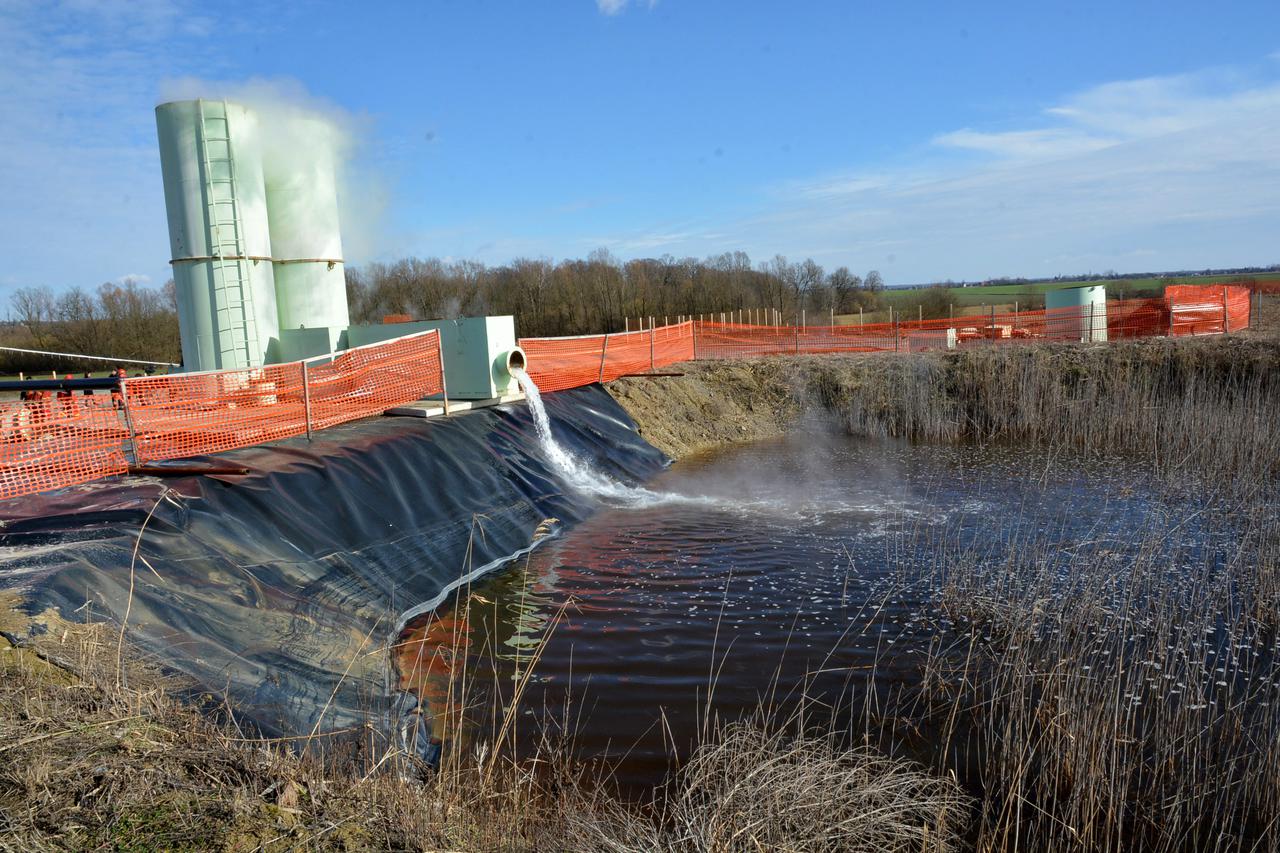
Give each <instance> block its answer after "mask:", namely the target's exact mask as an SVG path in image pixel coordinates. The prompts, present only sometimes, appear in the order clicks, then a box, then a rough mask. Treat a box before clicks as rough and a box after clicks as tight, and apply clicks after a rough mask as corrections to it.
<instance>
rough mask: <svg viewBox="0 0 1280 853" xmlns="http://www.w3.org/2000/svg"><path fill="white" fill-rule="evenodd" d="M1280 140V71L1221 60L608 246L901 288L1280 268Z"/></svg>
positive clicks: (1070, 100)
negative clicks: (833, 274) (814, 269)
mask: <svg viewBox="0 0 1280 853" xmlns="http://www.w3.org/2000/svg"><path fill="white" fill-rule="evenodd" d="M1277 139H1280V81H1277V80H1250V79H1247V78H1245V77H1243V76H1241V75H1238V74H1236V73H1234V72H1232V71H1230V70H1225V71H1224V70H1220V69H1219V70H1212V71H1206V72H1203V73H1198V74H1185V75H1178V76H1171V77H1157V78H1146V79H1141V80H1132V81H1120V82H1114V83H1108V84H1105V85H1102V86H1098V87H1096V88H1093V89H1089V90H1086V91H1083V92H1079V93H1076V94H1074V95H1072V96H1070V97H1067V98H1065V99H1063V100H1062V101H1061V102H1059V103H1057V104H1054V105H1052V106H1051V107H1050V108H1048V109H1046V110H1044V111H1042V113H1041V114H1039V115H1033V116H1029V117H1028V118H1027V120H1026V121H1024V122H1022V126H1021V127H1016V126H1015V127H1014V128H1012V129H1009V130H1002V131H983V130H975V129H969V128H966V129H963V130H955V131H950V132H946V133H941V134H939V135H937V136H935V137H934V138H933V140H932V142H933V148H934V152H935V155H936V156H925V157H922V158H920V159H921V160H922V161H925V162H927V165H923V166H917V167H909V168H898V169H894V170H883V169H881V170H865V171H864V170H856V171H850V172H845V173H839V174H831V175H824V176H816V177H814V178H812V179H809V180H806V181H800V182H792V183H788V184H784V185H781V186H776V187H774V188H773V189H772V190H771V191H770V194H769V197H768V199H767V200H766V201H765V202H764V203H762V204H761V205H760V207H759V208H758V209H757V211H756V212H755V214H754V215H751V216H747V217H744V218H740V219H738V220H736V221H731V222H725V221H705V222H701V223H695V224H688V223H686V225H685V227H682V228H680V229H678V230H677V229H672V230H667V229H664V228H662V227H661V226H659V227H657V228H655V229H653V231H652V233H648V234H646V233H643V232H642V233H639V234H637V235H634V236H623V237H620V238H617V239H616V240H615V241H614V242H612V243H610V245H613V246H617V247H618V250H619V251H625V250H626V248H627V247H628V246H629V245H630V246H635V247H636V248H637V249H639V248H641V247H643V246H644V245H645V244H646V243H649V242H653V243H657V242H659V241H660V240H662V238H665V237H670V238H672V239H670V240H665V241H663V242H662V246H663V248H664V250H666V251H670V252H672V253H673V254H682V253H683V254H694V255H702V254H707V253H709V252H713V251H719V250H721V249H722V248H743V249H745V250H747V251H748V252H750V253H751V254H752V256H753V257H768V256H771V255H772V254H773V253H774V252H777V251H782V252H784V253H786V254H788V255H793V256H805V255H811V256H813V257H814V259H815V260H818V261H819V262H822V263H825V264H828V265H835V264H850V265H852V266H854V267H855V268H871V267H879V268H880V269H881V270H882V271H883V272H884V273H885V275H886V277H888V279H889V280H890V281H891V282H897V283H907V282H920V281H928V280H931V279H932V280H937V279H944V278H957V279H959V278H968V279H976V278H983V277H987V276H993V275H1005V274H1010V275H1054V274H1060V273H1075V272H1087V271H1089V270H1095V271H1097V270H1103V269H1108V268H1114V269H1117V270H1135V271H1136V270H1147V269H1176V268H1203V267H1206V266H1225V265H1234V264H1241V265H1246V264H1270V263H1276V262H1280V248H1278V247H1277V245H1276V242H1275V235H1276V234H1280V145H1277V144H1276V140H1277ZM926 153H927V152H926ZM959 153H965V154H968V155H969V156H966V157H957V156H956V155H957V154H959ZM712 233H717V234H721V235H727V236H725V237H724V238H723V239H722V240H715V241H713V240H711V239H710V237H709V235H710V234H712Z"/></svg>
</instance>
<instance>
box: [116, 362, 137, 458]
mask: <svg viewBox="0 0 1280 853" xmlns="http://www.w3.org/2000/svg"><path fill="white" fill-rule="evenodd" d="M126 382H127V380H126V381H122V382H119V383H117V384H119V386H120V400H121V404H122V405H123V406H124V426H125V429H127V430H129V456H130V457H132V458H133V462H132V463H131V464H129V467H131V468H137V467H138V466H139V465H141V464H142V459H141V457H139V456H138V431H137V430H136V429H134V426H133V410H132V409H131V408H130V407H129V390H128V386H127V385H126ZM126 463H127V464H128V460H126Z"/></svg>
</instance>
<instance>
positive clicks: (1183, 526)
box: [401, 429, 1233, 790]
mask: <svg viewBox="0 0 1280 853" xmlns="http://www.w3.org/2000/svg"><path fill="white" fill-rule="evenodd" d="M645 485H646V487H647V489H648V490H650V492H652V493H653V494H652V496H647V495H648V494H649V493H648V492H646V493H645V496H642V497H641V498H640V499H636V500H628V501H626V503H627V505H626V506H612V507H611V506H608V505H605V506H602V507H601V508H600V509H599V511H598V512H597V513H596V514H594V515H593V516H592V517H590V518H589V519H588V520H587V521H585V522H583V523H581V524H579V525H577V526H576V527H573V528H571V529H568V530H566V531H564V532H563V533H561V534H559V535H557V536H553V537H552V538H550V539H549V540H548V541H546V542H545V543H544V544H543V545H542V547H540V548H538V549H537V550H535V551H534V552H533V553H532V554H530V555H529V556H528V557H526V558H522V559H521V560H520V561H518V562H517V563H516V564H515V565H512V566H510V567H508V568H507V569H505V570H504V571H502V572H500V573H499V574H498V575H495V576H491V577H490V578H488V579H486V580H484V581H482V582H479V583H477V584H476V585H474V586H472V587H471V588H470V589H469V590H463V591H462V596H461V597H460V598H455V600H454V602H453V605H454V606H453V609H452V612H450V613H448V614H445V615H444V616H443V617H442V616H441V614H439V613H438V614H437V615H436V617H435V619H434V621H432V622H428V621H427V620H426V617H423V618H421V619H419V620H418V622H417V624H416V625H410V627H409V635H410V636H416V637H418V638H419V639H424V638H425V642H426V647H430V648H435V647H438V646H440V645H441V644H445V645H449V644H452V645H453V646H454V647H455V648H456V647H458V640H459V639H460V638H461V639H462V640H463V641H464V643H465V657H466V659H467V660H466V663H467V665H466V667H465V668H464V667H462V666H461V657H462V656H459V657H458V659H456V660H450V661H449V662H447V664H446V665H441V664H440V659H439V658H438V657H436V658H435V659H434V662H433V663H424V664H421V665H418V666H416V668H417V669H418V672H417V673H410V674H407V675H406V677H405V679H404V681H405V683H406V684H407V686H410V687H412V688H415V689H416V690H417V691H418V692H420V693H421V694H422V695H424V696H425V698H426V704H427V705H428V709H429V711H430V712H431V713H432V714H436V715H438V714H439V712H440V711H441V709H442V707H443V706H444V705H446V704H448V703H450V702H454V703H457V702H461V701H462V700H461V698H460V697H461V696H462V695H463V694H465V696H466V702H467V703H468V705H469V707H470V708H472V709H474V711H475V712H474V713H469V714H468V716H469V717H474V718H477V719H479V718H484V717H485V714H486V713H488V714H489V715H490V718H489V720H488V722H480V723H477V724H476V725H478V726H491V725H493V718H494V717H500V716H501V715H502V713H503V711H502V708H503V706H504V704H505V703H508V702H509V701H510V697H511V696H512V694H513V693H514V692H515V690H516V689H517V686H518V685H519V684H520V683H521V678H522V675H523V674H524V673H525V672H526V671H527V670H528V669H529V668H530V660H531V658H532V656H533V655H535V654H537V655H538V659H537V661H536V665H534V666H533V667H532V674H531V675H530V676H529V679H528V686H527V688H526V689H525V691H524V694H523V696H522V701H521V703H520V711H519V716H518V719H519V721H520V722H519V727H520V730H519V737H520V739H521V740H522V741H523V742H525V743H527V744H530V745H532V744H533V743H534V742H535V741H536V739H537V736H538V734H539V733H540V732H541V731H544V727H545V726H547V725H550V726H551V728H552V730H554V729H555V728H557V727H563V729H564V732H555V733H556V734H560V733H567V734H569V735H571V738H572V749H573V750H574V752H575V753H576V754H577V755H578V756H579V757H583V758H602V759H605V760H607V761H609V762H611V763H612V764H613V765H615V766H616V773H617V779H618V781H619V783H620V784H621V785H622V786H623V787H624V789H632V790H638V789H643V788H645V787H646V786H652V785H654V784H657V783H658V782H660V781H661V780H662V779H663V778H664V777H665V776H666V774H667V773H668V771H669V770H670V768H671V766H672V761H673V759H674V758H676V757H678V756H682V755H686V754H687V752H688V750H689V748H690V745H691V744H692V743H693V742H695V741H696V739H697V735H698V732H699V727H700V725H701V724H702V722H703V720H704V719H705V714H706V712H707V710H708V708H709V709H710V710H711V712H712V713H713V715H714V716H715V717H716V718H718V719H721V720H725V719H733V718H737V717H741V716H743V715H745V714H749V713H751V712H752V711H754V710H755V709H757V708H758V707H759V706H760V704H761V703H762V702H764V703H766V704H770V705H772V706H775V707H778V708H780V709H783V710H785V709H786V708H787V707H788V706H789V704H794V700H795V697H796V696H797V695H798V693H799V691H801V690H804V691H806V692H807V693H808V694H809V695H811V696H816V697H819V698H821V699H822V700H824V701H825V702H827V703H829V704H830V705H831V706H832V707H834V708H835V709H836V710H834V711H832V712H831V713H832V714H833V715H834V716H836V717H841V718H842V719H844V720H845V724H847V725H851V726H852V727H854V728H855V729H856V726H857V720H858V719H859V718H860V715H861V714H862V713H863V712H865V711H867V710H870V709H874V708H875V707H876V703H877V702H878V701H880V700H881V699H882V698H883V696H884V695H885V693H886V691H888V690H890V689H891V688H893V686H894V685H895V684H901V683H904V682H910V681H911V680H912V679H914V678H916V671H917V666H918V662H919V659H920V658H919V654H920V652H921V651H922V650H924V649H925V648H927V647H928V646H929V644H930V642H931V641H933V640H934V639H935V638H936V637H938V636H939V634H940V633H944V632H946V631H947V630H948V628H949V622H948V620H947V618H946V616H945V615H944V614H942V613H939V612H935V611H934V610H933V609H931V608H930V607H929V600H930V590H929V589H928V588H921V587H920V586H919V585H918V584H915V585H913V584H912V583H911V582H909V581H908V579H906V578H904V576H903V572H902V567H903V566H904V565H914V566H919V565H921V564H922V563H923V564H927V563H929V562H930V561H944V560H947V559H957V558H959V557H963V558H964V559H970V560H977V561H984V562H989V563H993V564H995V563H999V562H1001V561H1002V560H1003V559H1005V558H1006V556H1007V555H1009V554H1011V553H1020V554H1023V555H1025V554H1027V553H1032V552H1033V553H1035V554H1039V555H1041V559H1043V560H1047V561H1054V560H1059V559H1061V560H1064V561H1066V560H1069V559H1070V558H1071V556H1072V555H1073V554H1074V553H1075V552H1076V551H1077V550H1079V549H1089V550H1090V551H1091V552H1092V553H1094V554H1097V553H1104V554H1111V555H1112V556H1114V557H1115V558H1116V559H1117V560H1118V561H1119V562H1121V563H1122V562H1123V561H1124V558H1125V554H1126V550H1127V549H1135V548H1138V547H1141V546H1142V545H1143V544H1144V543H1146V544H1147V545H1149V544H1150V542H1151V540H1152V539H1155V540H1157V541H1158V544H1159V547H1161V548H1164V549H1166V550H1167V551H1168V553H1169V555H1170V557H1169V558H1170V560H1178V559H1205V555H1206V554H1212V553H1214V552H1216V551H1218V550H1220V549H1226V548H1229V547H1230V545H1231V540H1232V538H1233V533H1232V532H1231V530H1230V529H1229V528H1228V527H1224V525H1223V524H1222V519H1221V516H1220V515H1219V514H1218V513H1215V512H1213V511H1212V509H1211V508H1209V509H1206V507H1205V505H1204V498H1203V497H1201V498H1198V499H1197V501H1198V502H1197V503H1195V504H1194V505H1193V503H1192V502H1191V501H1190V500H1189V499H1188V498H1187V497H1185V496H1179V495H1176V494H1170V493H1169V490H1168V487H1167V486H1166V485H1163V484H1158V483H1155V482H1153V481H1151V480H1150V479H1149V478H1148V476H1147V473H1146V471H1145V469H1144V467H1143V466H1142V465H1140V464H1135V463H1132V462H1125V461H1122V460H1117V459H1099V458H1093V459H1084V458H1079V457H1070V458H1063V457H1059V458H1051V457H1049V456H1047V455H1046V454H1044V453H1042V452H1039V451H1035V450H1028V449H1017V448H1006V447H1000V448H980V447H973V446H920V445H911V444H908V443H905V442H896V441H887V440H886V441H875V440H867V439H855V438H849V437H844V436H837V435H832V434H830V433H828V432H826V431H824V430H821V429H815V430H812V431H807V432H801V433H797V434H793V435H791V436H789V437H787V438H784V439H780V440H777V441H769V442H762V443H757V444H752V445H748V446H743V447H740V448H734V449H730V450H727V451H723V452H719V453H715V454H709V455H705V456H700V457H695V458H690V459H686V460H683V461H681V462H679V463H677V464H675V465H673V466H672V467H671V468H669V469H668V470H666V471H665V472H663V473H662V474H660V475H659V476H658V477H657V478H656V479H655V480H653V481H652V482H650V483H647V484H645ZM459 601H461V602H462V604H459V603H458V602H459ZM415 629H416V630H417V632H418V633H417V634H416V635H415V634H414V630H415ZM415 648H416V647H415ZM404 660H405V659H404V657H403V656H402V658H401V665H402V668H406V665H405V663H404ZM409 668H415V666H414V665H409ZM464 670H465V672H464ZM451 678H452V681H451V680H450V679H451ZM460 679H463V680H465V682H466V684H465V685H460V684H459V680H460ZM444 734H445V737H446V741H447V742H448V743H449V744H450V745H451V748H465V745H466V744H469V743H471V741H472V738H468V737H466V736H464V737H462V738H451V737H450V733H444ZM473 734H474V732H473Z"/></svg>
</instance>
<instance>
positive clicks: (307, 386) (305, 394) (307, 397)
mask: <svg viewBox="0 0 1280 853" xmlns="http://www.w3.org/2000/svg"><path fill="white" fill-rule="evenodd" d="M302 411H303V415H304V416H305V417H306V419H307V441H310V440H311V379H310V376H309V374H308V373H307V363H306V362H305V361H304V362H302Z"/></svg>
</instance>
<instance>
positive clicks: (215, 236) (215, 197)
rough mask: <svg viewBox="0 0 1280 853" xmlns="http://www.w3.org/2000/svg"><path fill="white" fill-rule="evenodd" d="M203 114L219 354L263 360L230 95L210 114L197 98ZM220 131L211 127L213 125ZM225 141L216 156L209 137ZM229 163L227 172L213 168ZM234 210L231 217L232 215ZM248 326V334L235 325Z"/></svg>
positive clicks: (224, 360)
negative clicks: (218, 110)
mask: <svg viewBox="0 0 1280 853" xmlns="http://www.w3.org/2000/svg"><path fill="white" fill-rule="evenodd" d="M196 109H197V111H198V113H199V119H200V153H201V159H202V161H203V166H204V176H203V177H204V191H205V221H206V223H207V224H208V228H209V235H210V245H209V254H210V255H211V256H212V257H213V260H212V262H211V263H212V267H213V307H214V311H215V312H216V314H217V317H218V360H219V364H220V365H222V366H223V367H236V366H240V367H249V366H252V365H256V364H258V363H259V361H260V360H261V353H260V352H258V324H257V319H256V318H255V316H254V312H253V291H252V289H251V287H250V283H249V263H250V261H249V259H248V258H247V257H245V254H246V247H245V241H244V234H243V228H244V225H243V223H242V222H241V219H240V193H239V187H238V186H237V185H236V159H235V152H234V150H233V148H232V144H231V114H230V110H228V108H227V102H226V99H223V101H222V115H221V116H210V115H206V114H205V111H204V101H203V100H198V101H196ZM218 122H221V123H222V128H221V131H222V132H221V133H220V134H218V133H210V130H211V125H212V129H213V130H215V131H216V130H217V123H218ZM210 142H212V143H215V144H216V143H221V144H222V145H223V147H224V152H225V156H222V157H217V156H211V155H210V153H209V143H210ZM221 165H225V167H226V174H225V175H224V176H219V175H218V174H215V173H214V171H213V169H214V167H215V166H221ZM228 215H229V218H228ZM236 326H240V327H241V328H243V329H244V335H243V338H242V339H241V340H239V341H237V338H240V336H239V335H236V334H234V332H233V329H235V327H236Z"/></svg>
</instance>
